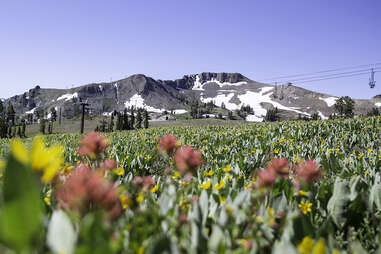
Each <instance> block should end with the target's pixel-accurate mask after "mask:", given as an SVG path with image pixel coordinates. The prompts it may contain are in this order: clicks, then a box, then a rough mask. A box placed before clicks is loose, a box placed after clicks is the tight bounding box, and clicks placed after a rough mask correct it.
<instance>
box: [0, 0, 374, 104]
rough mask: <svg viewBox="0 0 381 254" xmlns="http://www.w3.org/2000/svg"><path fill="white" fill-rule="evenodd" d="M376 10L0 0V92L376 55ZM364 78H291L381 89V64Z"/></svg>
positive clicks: (263, 70)
mask: <svg viewBox="0 0 381 254" xmlns="http://www.w3.org/2000/svg"><path fill="white" fill-rule="evenodd" d="M380 11H381V1H380V0H335V1H332V0H316V1H306V0H287V1H286V0H271V1H270V0H268V1H265V0H261V1H259V0H258V1H255V0H151V1H149V0H134V1H132V0H120V1H116V0H115V1H114V0H103V1H98V0H62V1H52V0H46V1H43V0H33V1H31V0H25V1H21V0H2V1H1V2H0V97H2V98H6V97H9V96H12V95H15V94H21V93H23V92H24V91H26V90H28V89H30V88H32V87H34V86H35V85H37V84H38V85H40V86H41V87H43V88H47V87H54V88H69V87H72V86H73V85H75V86H78V85H84V84H86V83H90V82H100V81H110V79H112V80H117V79H121V78H124V77H126V76H130V75H132V74H136V73H143V74H146V75H148V76H151V77H153V78H156V79H176V78H181V77H182V76H183V75H184V74H194V73H200V72H205V71H210V72H240V73H242V74H243V75H245V76H247V77H248V78H250V79H252V80H263V79H266V78H273V77H277V76H283V75H292V74H300V73H307V72H315V71H322V70H329V69H335V68H342V67H348V66H355V65H363V64H371V63H380V62H381V30H380V29H381V12H380ZM368 79H369V76H368V75H363V76H357V77H350V78H342V79H334V80H326V81H321V82H311V83H306V84H304V85H302V84H301V85H300V86H302V87H305V88H307V89H311V90H314V91H319V92H325V93H329V94H332V95H337V96H339V95H349V96H352V97H354V98H370V97H372V96H374V95H376V94H380V93H381V72H379V73H376V80H377V83H376V88H374V89H370V88H369V87H368ZM296 84H297V83H296ZM297 85H298V84H297Z"/></svg>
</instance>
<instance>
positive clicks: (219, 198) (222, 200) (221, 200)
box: [218, 195, 226, 204]
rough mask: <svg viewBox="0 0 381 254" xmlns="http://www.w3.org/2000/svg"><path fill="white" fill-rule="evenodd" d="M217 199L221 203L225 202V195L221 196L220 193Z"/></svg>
mask: <svg viewBox="0 0 381 254" xmlns="http://www.w3.org/2000/svg"><path fill="white" fill-rule="evenodd" d="M218 200H219V201H220V203H221V204H223V203H225V202H226V197H223V196H221V195H218Z"/></svg>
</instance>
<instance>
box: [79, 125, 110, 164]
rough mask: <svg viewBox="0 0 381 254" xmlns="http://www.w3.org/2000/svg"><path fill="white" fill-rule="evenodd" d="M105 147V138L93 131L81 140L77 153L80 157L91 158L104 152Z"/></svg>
mask: <svg viewBox="0 0 381 254" xmlns="http://www.w3.org/2000/svg"><path fill="white" fill-rule="evenodd" d="M107 146H108V145H107V140H106V138H105V137H103V136H101V135H99V134H98V133H97V132H95V131H93V132H90V133H88V134H87V135H86V136H84V137H83V138H82V140H81V145H80V147H79V148H78V151H77V152H78V154H79V155H80V156H89V157H91V158H93V157H95V156H96V155H99V154H100V153H102V152H103V151H105V150H106V148H107Z"/></svg>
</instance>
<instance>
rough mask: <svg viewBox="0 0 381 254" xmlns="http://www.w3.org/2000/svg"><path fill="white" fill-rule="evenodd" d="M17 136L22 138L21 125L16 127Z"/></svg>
mask: <svg viewBox="0 0 381 254" xmlns="http://www.w3.org/2000/svg"><path fill="white" fill-rule="evenodd" d="M16 136H18V137H20V138H21V129H20V126H17V127H16Z"/></svg>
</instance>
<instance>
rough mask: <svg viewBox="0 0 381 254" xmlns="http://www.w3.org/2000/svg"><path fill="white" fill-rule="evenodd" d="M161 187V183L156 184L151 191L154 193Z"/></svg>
mask: <svg viewBox="0 0 381 254" xmlns="http://www.w3.org/2000/svg"><path fill="white" fill-rule="evenodd" d="M158 189H159V185H157V184H155V186H154V187H153V188H152V189H151V192H152V193H154V192H156V191H157V190H158Z"/></svg>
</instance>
